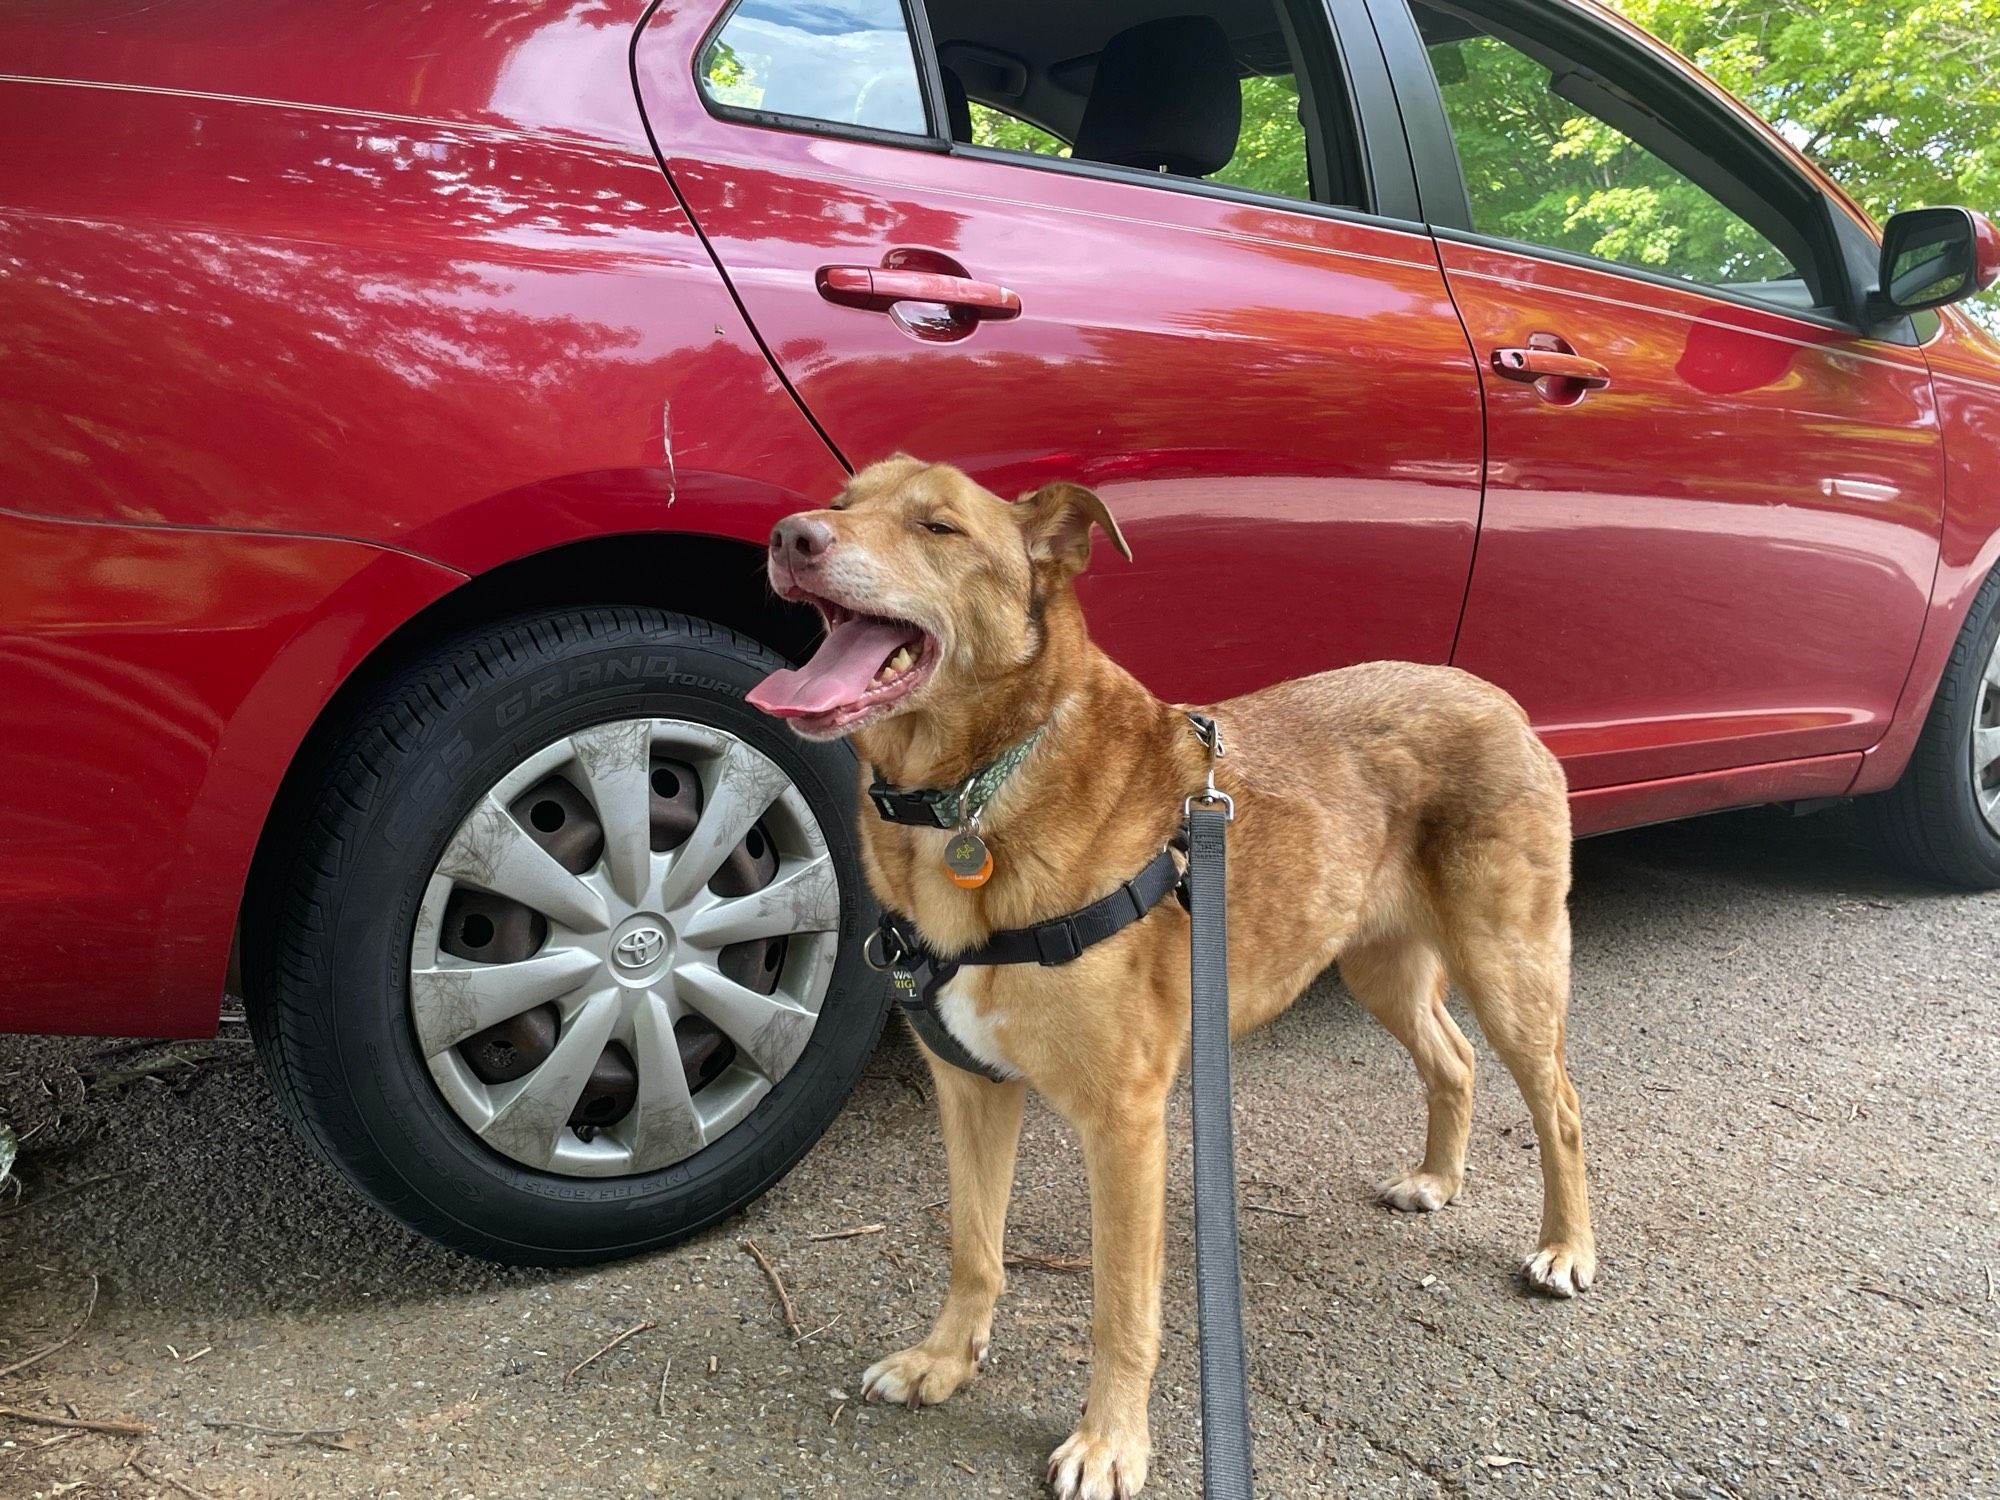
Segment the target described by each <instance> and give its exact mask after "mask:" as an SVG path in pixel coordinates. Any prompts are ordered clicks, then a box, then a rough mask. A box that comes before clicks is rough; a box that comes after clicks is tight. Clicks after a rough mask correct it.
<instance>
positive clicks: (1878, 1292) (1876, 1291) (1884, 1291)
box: [1848, 1281, 1923, 1308]
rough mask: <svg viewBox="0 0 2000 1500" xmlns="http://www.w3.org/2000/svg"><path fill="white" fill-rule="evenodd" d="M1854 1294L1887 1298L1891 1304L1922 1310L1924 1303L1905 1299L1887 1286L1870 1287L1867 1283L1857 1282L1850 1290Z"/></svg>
mask: <svg viewBox="0 0 2000 1500" xmlns="http://www.w3.org/2000/svg"><path fill="white" fill-rule="evenodd" d="M1848 1290H1849V1291H1852V1292H1866V1293H1867V1294H1868V1295H1869V1296H1871V1297H1887V1298H1888V1299H1889V1300H1890V1301H1891V1302H1900V1303H1902V1304H1903V1305H1904V1306H1905V1307H1915V1308H1921V1307H1922V1306H1923V1303H1921V1302H1919V1301H1918V1300H1917V1299H1916V1298H1915V1297H1905V1296H1904V1295H1903V1294H1902V1293H1901V1292H1892V1291H1890V1290H1889V1289H1888V1288H1887V1287H1886V1286H1870V1285H1868V1283H1866V1282H1865V1281H1862V1282H1856V1283H1855V1284H1854V1285H1853V1286H1851V1287H1849V1288H1848Z"/></svg>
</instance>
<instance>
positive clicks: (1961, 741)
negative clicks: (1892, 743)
mask: <svg viewBox="0 0 2000 1500" xmlns="http://www.w3.org/2000/svg"><path fill="white" fill-rule="evenodd" d="M1996 639H2000V572H1996V573H1994V574H1993V575H1992V576H1990V577H1989V578H1988V579H1987V580H1986V583H1985V586H1984V587H1983V588H1981V589H1980V591H1979V594H1978V596H1977V597H1976V598H1975V599H1974V600H1973V601H1972V608H1971V609H1970V610H1969V611H1967V613H1966V618H1965V624H1964V625H1963V626H1962V627H1961V628H1960V630H1959V633H1958V640H1957V642H1956V643H1955V644H1954V645H1953V647H1952V651H1951V657H1950V659H1949V660H1948V661H1947V662H1946V663H1945V668H1944V675H1943V677H1942V678H1941V679H1940V680H1939V682H1938V690H1937V697H1936V698H1935V699H1933V700H1932V702H1931V711H1930V715H1929V717H1928V718H1926V719H1925V720H1924V729H1923V734H1922V736H1921V737H1920V738H1919V739H1918V740H1917V748H1916V752H1915V754H1913V755H1912V756H1911V757H1910V764H1909V768H1908V769H1907V770H1905V771H1904V772H1903V777H1902V780H1900V781H1898V782H1897V783H1896V784H1895V785H1894V786H1893V787H1891V788H1890V789H1889V790H1888V791H1886V792H1881V793H1879V794H1877V795H1875V796H1873V797H1864V798H1862V799H1860V801H1859V803H1858V804H1857V811H1858V813H1859V815H1860V818H1861V824H1862V828H1863V830H1864V831H1865V832H1866V834H1867V835H1868V837H1869V839H1870V841H1871V842H1872V843H1874V844H1875V845H1876V846H1877V847H1878V848H1880V849H1882V850H1883V851H1884V852H1886V853H1887V854H1888V855H1890V857H1892V858H1893V859H1895V860H1896V862H1897V863H1898V864H1901V865H1902V866H1903V867H1904V868H1906V869H1908V870H1910V871H1911V872H1912V873H1914V874H1917V875H1920V876H1922V877H1924V878H1925V879H1927V880H1935V881H1939V882H1941V883H1942V884H1945V885H1955V886H1963V887H1965V888H1966V889H1968V890H1975V891H1990V890H1993V889H1996V888H2000V833H1996V832H1995V831H1994V829H1993V827H1992V825H1991V824H1990V823H1988V822H1987V821H1986V818H1985V816H1984V815H1983V814H1982V813H1981V812H1980V809H1979V802H1978V800H1977V796H1976V794H1975V790H1974V779H1973V778H1974V775H1975V768H1974V766H1973V761H1972V730H1973V723H1974V719H1975V717H1976V716H1977V715H1978V714H1979V711H1980V700H1981V697H1982V693H1981V681H1982V678H1983V676H1984V674H1985V671H1986V665H1987V663H1988V662H1989V661H1991V660H1992V659H1993V650H1994V643H1995V641H1996Z"/></svg>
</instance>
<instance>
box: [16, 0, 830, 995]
mask: <svg viewBox="0 0 2000 1500" xmlns="http://www.w3.org/2000/svg"><path fill="white" fill-rule="evenodd" d="M641 8H642V7H641V6H640V5H638V4H636V3H635V4H632V5H630V6H626V5H622V4H610V5H606V4H588V5H584V4H579V5H573V6H559V7H531V6H523V7H508V8H496V7H491V6H476V5H475V6H467V7H463V8H457V9H445V10H438V9H435V8H432V7H414V6H396V5H369V4H358V3H344V0H330V3H327V4H322V5H316V6H313V7H280V8H277V9H275V10H273V9H271V8H269V7H265V6H252V5H246V4H231V3H221V0H212V3H208V4H203V5H190V4H181V5H174V4H168V5H158V6H147V7H133V6H124V5H120V6H112V5H107V4H101V3H80V4H76V5H63V6H57V5H46V6H41V7H35V8H31V9H29V10H26V11H21V10H17V11H15V12H13V13H12V14H11V15H10V16H9V17H8V18H7V19H5V20H0V57H4V59H5V62H4V63H3V64H0V67H4V69H5V70H6V76H0V139H4V140H6V142H7V143H8V144H7V150H6V152H5V153H4V154H0V273H3V274H0V342H4V346H5V350H6V357H5V358H4V359H0V430H4V431H5V432H6V434H7V436H6V440H5V441H4V442H0V729H4V732H0V769H4V779H0V848H4V849H5V850H6V854H7V857H6V859H5V860H4V861H0V955H4V957H0V1025H4V1026H5V1027H7V1028H8V1029H14V1030H61V1031H108V1032H124V1033H144V1034H155V1035H165V1034H173V1033H180V1032H193V1031H202V1030H206V1029H210V1028H212V1027H213V1025H214V1020H215V1015H216V1010H217V1005H218V997H219V995H220V993H221V990H222V984H223V976H224V969H225V965H226V962H227V956H228V947H229V936H230V929H231V925H232V923H233V921H234V919H235V913H236V906H237V904H238V902H239V901H240V899H241V894H242V890H243V883H244V880H245V879H246V876H247V871H248V869H249V865H250V861H251V858H252V855H253V852H254V849H255V845H256V841H257V838H258V836H259V832H260V829H261V827H262V824H263V821H264V819H265V817H266V816H267V814H268V812H269V809H270V806H271V801H272V798H273V796H274V794H275V791H276V789H277V787H278V785H279V784H280V781H281V779H282V777H283V775H284V774H285V771H286V770H287V768H288V766H289V765H290V763H291V762H292V760H293V757H294V756H295V754H296V753H297V751H298V749H299V746H300V744H301V741H302V740H303V739H304V738H305V737H306V736H307V735H308V733H309V731H310V729H311V727H312V726H313V724H314V722H315V719H316V717H317V716H318V715H319V713H320V712H321V711H322V709H323V708H324V707H325V705H326V704H327V703H328V701H329V699H330V698H331V696H332V694H333V693H334V691H335V690H336V688H337V687H338V685H339V684H340V683H341V682H342V681H343V680H344V679H345V678H346V677H347V676H348V675H349V674H350V673H351V672H352V671H353V670H354V669H355V668H356V666H357V665H358V664H359V663H361V662H362V661H364V660H365V659H366V658H367V657H368V655H369V654H370V652H372V651H373V650H374V649H376V648H377V647H378V646H379V645H380V643H381V642H383V641H384V640H385V639H387V638H388V637H389V636H390V635H391V634H392V632H394V631H396V630H397V629H398V627H399V626H401V625H403V624H404V623H405V622H407V621H408V620H410V619H411V618H412V617H413V616H414V615H416V614H417V613H418V612H419V611H420V610H422V609H423V608H424V607H426V606H427V605H429V604H431V603H433V602H434V601H436V600H438V599H439V598H440V597H442V596H444V595H445V594H447V593H448V592H449V591H450V590H451V589H453V588H454V587H455V586H457V585H459V584H460V583H462V582H463V580H464V577H465V576H466V575H469V574H475V573H479V572H481V571H483V570H486V569H489V568H492V567H495V566H498V565H500V564H503V563H506V562H509V561H512V560H516V559H520V558H523V557H526V556H528V555H530V554H534V553H537V552H540V551H542V550H544V549H548V548H553V547H557V546H559V545H561V544H563V543H566V542H571V541H576V540H580V539H584V538H591V537H599V536H605V535H614V534H617V535H625V534H633V535H637V534H644V533H660V532H700V533H705V534H710V535H724V536H734V537H739V538H744V539H755V540H761V538H762V536H763V535H764V533H765V532H766V531H767V530H768V528H769V525H770V523H771V520H772V519H773V518H774V517H775V516H776V515H778V514H781V513H783V512H784V511H786V510H788V509H792V508H795V507H797V506H798V505H799V504H801V503H803V502H804V501H805V500H806V499H808V498H820V497H824V496H825V495H827V494H829V493H831V492H832V490H833V489H834V488H836V487H837V486H838V484H839V483H840V481H841V478H842V477H843V475H842V471H841V469H840V466H839V464H838V462H837V461H836V460H835V458H834V457H833V455H832V454H831V452H830V451H829V450H828V449H827V447H826V445H825V443H824V441H823V440H822V439H821V438H820V437H819V435H818V434H817V433H816V432H815V431H814V429H813V428H812V426H811V424H810V423H808V422H807V421H806V420H805V418H804V417H803V415H802V414H801V412H800V411H799V409H798V406H797V404H796V403H795V402H794V401H793V400H792V399H791V397H790V395H789V394H788V393H787V392H786V391H785V390H784V388H783V386H782V385H781V384H779V382H778V381H777V379H776V378H775V377H774V376H773V375H772V373H771V370H770V367H769V364H768V362H767V361H766V359H765V358H764V355H763V353H762V351H761V349H760V348H759V347H758V346H757V343H756V341H755V339H754V337H753V336H752V334H751V332H750V330H749V328H748V327H747V326H746V324H745V323H744V321H743V319H742V317H741V315H740V313H739V312H738V310H737V308H736V306H735V304H734V302H733V300H732V299H731V298H730V296H729V294H728V291H727V289H726V288H725V287H724V286H723V284H722V283H721V280H720V278H719V277H718V275H717V274H716V272H715V270H714V267H713V265H712V263H711V262H710V260H709V258H708V256H707V253H706V251H705V250H704V248H703V247H702V245H701V243H700V241H699V239H698V238H697V236H696V235H695V233H694V231H693V228H692V226H691V225H690V224H689V222H688V219H687V216H686V214H685V213H684V212H683V210H682V208H681V206H680V204H679V202H678V201H677V200H676V199H675V197H674V194H673V191H672V188H671V186H670V185H669V184H668V183H667V181H666V179H665V177H664V175H663V173H662V172H661V170H660V168H659V165H658V163H657V161H656V160H655V159H654V157H653V156H652V154H651V150H650V147H649V145H648V144H647V142H646V140H645V138H644V133H643V127H642V125H641V122H640V120H639V116H638V111H637V106H636V103H635V101H634V99H633V95H632V88H631V81H630V75H629V68H628V64H627V56H626V47H627V44H628V41H629V35H630V27H631V25H632V24H633V23H634V22H636V20H637V17H638V14H639V12H640V10H641ZM248 37H254V38H255V41H256V45H254V46H250V45H245V38H248ZM670 590H671V580H664V579H663V580H662V593H663V596H665V597H670Z"/></svg>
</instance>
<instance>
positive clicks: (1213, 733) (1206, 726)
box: [1181, 714, 1236, 823]
mask: <svg viewBox="0 0 2000 1500" xmlns="http://www.w3.org/2000/svg"><path fill="white" fill-rule="evenodd" d="M1188 723H1189V724H1191V725H1192V726H1193V728H1194V737H1195V738H1196V739H1197V740H1200V741H1201V743H1202V747H1203V748H1204V749H1206V750H1207V751H1208V784H1207V785H1206V786H1204V787H1203V788H1202V789H1201V790H1200V791H1199V792H1197V793H1195V794H1194V795H1193V796H1192V797H1189V798H1188V799H1187V800H1186V801H1185V802H1183V803H1181V817H1182V818H1183V819H1185V818H1186V817H1187V816H1188V815H1189V814H1190V813H1192V812H1193V811H1194V805H1195V803H1197V802H1205V803H1207V804H1208V805H1209V806H1211V807H1213V806H1214V805H1215V804H1216V803H1218V802H1220V803H1221V804H1222V808H1223V821H1224V822H1225V823H1234V822H1235V821H1236V799H1235V798H1233V797H1231V796H1230V795H1229V793H1227V792H1225V791H1223V790H1222V789H1221V788H1220V787H1218V786H1217V785H1216V784H1215V763H1216V762H1217V761H1218V760H1221V759H1222V757H1223V755H1224V754H1225V753H1226V752H1225V751H1224V750H1223V748H1222V726H1221V725H1220V724H1217V723H1216V722H1215V720H1213V719H1211V718H1209V717H1208V716H1207V715H1206V714H1189V715H1188Z"/></svg>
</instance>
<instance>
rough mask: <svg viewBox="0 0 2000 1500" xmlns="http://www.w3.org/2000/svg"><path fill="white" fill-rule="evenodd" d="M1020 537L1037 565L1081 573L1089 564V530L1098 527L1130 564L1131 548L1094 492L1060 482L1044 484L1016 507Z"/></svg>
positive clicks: (1065, 481) (1063, 481) (1024, 496)
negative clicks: (1024, 541) (1023, 538)
mask: <svg viewBox="0 0 2000 1500" xmlns="http://www.w3.org/2000/svg"><path fill="white" fill-rule="evenodd" d="M1015 514H1016V515H1017V516H1018V517H1019V518H1020V524H1021V534H1022V535H1023V536H1024V537H1025V538H1026V539H1027V543H1028V556H1030V557H1032V558H1033V559H1035V561H1037V562H1052V563H1054V564H1055V565H1056V566H1057V567H1058V568H1060V569H1061V570H1062V571H1063V572H1064V573H1065V574H1069V573H1081V572H1082V571H1083V568H1084V564H1085V563H1087V562H1089V561H1090V528H1091V527H1092V526H1098V527H1101V528H1102V529H1103V531H1104V534H1105V535H1106V536H1108V537H1110V538H1111V544H1112V546H1114V547H1116V548H1117V549H1118V550H1119V552H1120V553H1122V554H1123V555H1124V558H1125V561H1127V562H1130V561H1131V560H1132V548H1131V546H1130V545H1129V544H1128V543H1127V542H1126V540H1125V537H1124V534H1123V533H1122V532H1120V531H1119V529H1118V523H1117V522H1116V521H1114V520H1112V519H1111V511H1110V508H1109V507H1108V506H1106V505H1105V503H1104V502H1103V501H1102V500H1100V499H1099V498H1098V497H1097V494H1096V492H1095V491H1093V490H1087V489H1085V488H1084V487H1083V486H1082V485H1080V484H1071V483H1070V482H1069V481H1068V480H1066V479H1065V480H1060V481H1058V482H1057V483H1055V484H1045V485H1043V486H1042V487H1041V488H1040V489H1038V490H1036V491H1035V492H1034V493H1033V494H1032V495H1023V496H1022V497H1021V498H1020V500H1019V501H1018V502H1016V505H1015Z"/></svg>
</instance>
